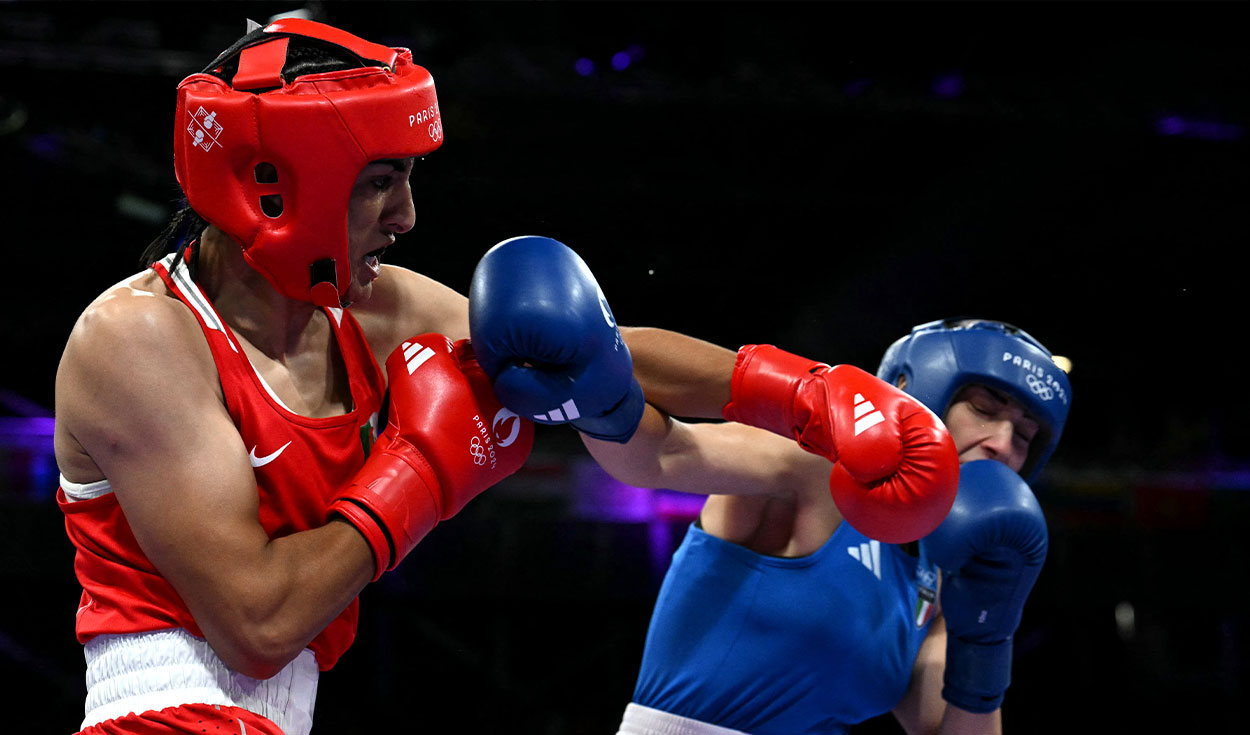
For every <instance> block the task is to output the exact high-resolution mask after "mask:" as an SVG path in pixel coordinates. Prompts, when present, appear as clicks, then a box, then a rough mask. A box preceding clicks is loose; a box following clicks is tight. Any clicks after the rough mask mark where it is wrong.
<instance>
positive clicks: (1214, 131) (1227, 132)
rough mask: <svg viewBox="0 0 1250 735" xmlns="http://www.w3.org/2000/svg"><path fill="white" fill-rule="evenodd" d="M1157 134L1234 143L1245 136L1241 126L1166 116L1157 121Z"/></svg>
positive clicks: (1178, 116)
mask: <svg viewBox="0 0 1250 735" xmlns="http://www.w3.org/2000/svg"><path fill="white" fill-rule="evenodd" d="M1155 132H1156V133H1158V134H1159V135H1166V136H1176V137H1181V138H1197V139H1199V140H1216V141H1232V140H1241V139H1242V138H1243V137H1244V136H1245V128H1243V127H1242V126H1241V125H1235V124H1232V123H1223V122H1218V121H1215V120H1194V119H1192V118H1186V117H1181V116H1180V115H1166V116H1164V117H1160V118H1158V119H1156V120H1155Z"/></svg>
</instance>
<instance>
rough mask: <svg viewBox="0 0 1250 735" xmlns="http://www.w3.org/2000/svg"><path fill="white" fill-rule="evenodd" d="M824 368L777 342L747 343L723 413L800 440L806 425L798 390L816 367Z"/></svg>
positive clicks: (739, 420)
mask: <svg viewBox="0 0 1250 735" xmlns="http://www.w3.org/2000/svg"><path fill="white" fill-rule="evenodd" d="M820 367H827V366H826V365H825V364H824V363H819V362H815V361H813V360H808V359H807V358H805V357H799V356H798V355H794V354H791V353H789V352H786V351H785V350H781V349H778V348H777V347H774V346H773V345H746V346H745V347H743V348H742V349H740V350H738V359H737V361H736V362H735V363H734V371H733V377H732V379H731V380H730V383H729V403H727V404H725V408H724V409H723V410H722V411H721V415H722V416H724V418H725V420H727V421H736V422H738V423H741V424H748V425H750V426H755V427H757V428H760V429H766V430H768V431H771V432H773V433H774V434H780V435H781V436H784V437H786V438H787V439H795V440H797V439H798V437H799V433H800V431H801V429H802V427H801V426H800V425H799V422H797V421H796V420H795V416H794V404H795V400H796V393H797V392H798V388H799V386H800V385H801V384H802V382H803V380H804V379H805V378H806V377H808V376H809V375H810V374H811V372H812V370H814V369H816V368H820Z"/></svg>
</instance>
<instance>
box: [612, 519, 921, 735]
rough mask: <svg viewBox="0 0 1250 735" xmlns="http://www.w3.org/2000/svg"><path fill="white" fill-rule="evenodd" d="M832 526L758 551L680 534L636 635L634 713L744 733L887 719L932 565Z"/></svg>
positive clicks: (840, 727)
mask: <svg viewBox="0 0 1250 735" xmlns="http://www.w3.org/2000/svg"><path fill="white" fill-rule="evenodd" d="M920 548H921V552H920V557H919V558H917V557H915V556H911V555H909V554H908V553H906V552H905V551H903V550H902V549H901V548H900V547H898V546H895V545H893V544H882V543H879V542H876V541H872V540H870V539H868V538H867V537H865V536H864V535H863V534H860V533H859V532H858V531H856V530H855V529H853V528H851V526H850V524H847V523H842V524H841V525H839V526H838V528H837V530H835V531H834V534H833V536H831V537H830V538H829V540H828V541H827V542H826V543H825V544H824V546H822V547H821V548H820V549H819V550H817V551H816V552H815V553H814V554H812V555H810V556H806V557H801V558H797V559H783V558H779V557H772V556H763V555H761V554H757V553H755V552H753V551H751V550H749V549H746V548H744V547H742V546H739V545H737V544H734V543H731V542H729V541H725V540H723V539H720V538H717V537H716V536H712V535H711V534H709V533H706V532H705V531H703V530H702V529H700V528H698V527H696V526H693V525H692V526H691V527H690V530H689V531H688V532H687V533H686V538H685V540H684V541H682V544H681V547H680V548H678V549H677V552H676V553H675V554H674V555H673V563H672V566H670V567H669V570H668V574H667V576H666V577H665V578H664V584H663V586H662V587H661V588H660V595H659V598H658V599H657V600H656V605H655V612H654V614H653V615H652V616H651V626H650V629H649V630H648V632H647V644H646V649H645V650H644V652H643V658H642V670H641V673H640V674H639V677H638V683H637V685H636V687H635V689H634V701H635V702H636V703H638V704H641V705H644V706H647V707H651V708H653V709H658V710H662V711H665V712H669V713H672V714H676V715H682V716H684V717H691V718H694V719H696V720H700V721H702V722H707V723H711V724H714V725H719V726H721V727H728V728H732V729H734V730H740V731H742V732H747V733H753V734H754V735H806V734H807V733H811V734H813V735H814V734H816V733H821V734H822V735H823V734H825V733H842V732H846V731H847V728H848V726H849V725H851V724H854V723H857V722H861V721H863V720H866V719H868V718H869V717H873V716H876V715H879V714H882V713H884V712H888V711H890V709H892V708H893V707H894V705H896V704H897V703H898V701H899V700H900V699H901V698H902V696H903V694H904V692H905V691H906V690H907V685H908V682H909V681H910V680H911V673H912V664H913V662H914V661H915V659H916V654H917V653H918V652H919V650H920V643H921V641H922V640H923V639H924V636H925V634H926V633H927V632H928V629H929V622H930V620H931V618H932V603H933V600H934V599H935V596H934V589H935V588H936V586H937V585H936V582H937V567H936V566H934V565H932V564H930V563H929V561H928V560H927V558H926V557H925V555H924V551H923V548H924V547H923V544H921V545H920Z"/></svg>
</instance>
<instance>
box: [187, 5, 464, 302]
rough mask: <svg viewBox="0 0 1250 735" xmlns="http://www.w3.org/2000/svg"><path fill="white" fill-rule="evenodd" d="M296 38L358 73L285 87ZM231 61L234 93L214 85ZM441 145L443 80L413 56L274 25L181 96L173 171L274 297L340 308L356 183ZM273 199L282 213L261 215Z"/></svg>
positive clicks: (319, 30)
mask: <svg viewBox="0 0 1250 735" xmlns="http://www.w3.org/2000/svg"><path fill="white" fill-rule="evenodd" d="M293 36H298V37H304V38H308V39H312V40H313V41H314V42H316V43H317V44H318V45H323V46H324V45H326V44H330V45H332V46H338V47H341V49H345V50H346V51H348V52H350V54H351V55H354V56H355V57H357V58H359V59H360V63H361V66H360V67H359V68H352V69H343V70H340V71H331V72H324V73H319V74H307V75H304V76H300V77H296V78H295V79H292V80H291V81H285V80H284V79H283V78H282V67H283V65H284V64H285V62H286V56H287V46H288V44H289V42H290V39H291V37H293ZM234 59H237V60H238V71H237V73H235V75H234V78H233V80H232V81H231V82H229V83H228V82H226V81H223V80H222V79H221V78H220V77H218V76H215V75H213V74H211V73H208V72H211V71H213V70H220V69H221V67H222V65H223V64H225V63H227V62H229V61H231V60H234ZM442 142H443V122H442V117H441V116H440V115H439V110H438V99H437V98H436V96H435V94H434V80H433V78H432V77H431V76H430V73H429V72H428V71H426V70H425V69H424V68H422V67H420V66H417V65H416V64H414V63H413V61H412V53H411V52H410V51H409V50H408V49H405V48H389V47H387V46H382V45H379V44H375V43H370V42H368V41H365V40H364V39H361V38H357V37H356V36H353V35H351V34H350V33H346V32H344V31H341V30H339V29H337V28H333V27H331V26H327V25H324V24H321V23H316V22H313V21H310V20H303V19H299V18H287V19H283V20H279V21H275V22H273V23H270V24H269V25H268V26H265V27H264V28H263V29H261V30H259V31H256V32H253V33H252V34H249V35H248V36H246V37H245V38H244V39H243V40H241V41H240V42H239V43H238V44H235V46H234V47H232V48H231V49H230V50H229V51H227V52H226V53H225V54H223V55H222V56H221V57H218V59H217V60H216V61H214V62H213V66H211V67H209V69H206V70H205V71H204V72H201V73H198V74H192V75H191V76H189V77H187V78H186V79H184V80H182V82H181V83H180V84H179V85H178V109H177V111H176V114H175V126H174V171H175V173H176V174H177V177H178V183H179V184H180V185H181V186H182V191H183V193H185V194H186V196H187V202H188V203H189V204H190V205H191V208H192V209H194V210H195V211H196V212H197V213H198V214H199V215H200V216H201V217H203V218H204V219H205V220H207V221H208V222H209V223H211V224H213V225H215V226H216V227H218V228H219V229H221V230H222V231H223V232H225V233H226V234H228V235H230V236H231V237H233V238H234V239H235V240H238V241H239V243H241V244H242V246H243V256H244V258H246V260H247V262H248V263H249V264H250V265H251V266H252V267H253V268H255V269H256V270H257V271H259V272H260V273H261V274H263V275H264V276H265V278H267V279H268V280H269V282H270V283H272V284H273V286H274V288H276V289H278V291H280V292H282V293H283V294H284V295H286V296H288V297H290V298H293V299H299V300H302V301H311V302H313V303H315V304H318V305H320V306H332V307H337V306H340V305H341V303H342V302H341V297H342V296H343V295H344V294H345V293H346V292H347V288H348V286H349V285H350V284H351V261H350V259H349V257H348V250H347V206H348V200H349V199H350V196H351V190H352V185H353V184H354V183H355V181H356V177H357V176H359V175H360V172H361V171H362V170H363V169H364V167H365V166H366V165H368V164H369V162H371V161H376V160H381V159H392V158H393V159H403V158H411V157H416V156H423V155H425V154H427V153H429V152H430V151H433V150H434V149H436V148H438V147H439V145H441V144H442ZM275 173H276V175H275ZM273 196H277V197H280V198H281V200H280V203H279V204H277V206H272V205H271V204H270V203H271V202H274V200H273V199H270V200H269V202H270V203H262V198H264V197H273ZM266 209H268V210H269V212H268V213H267V212H266Z"/></svg>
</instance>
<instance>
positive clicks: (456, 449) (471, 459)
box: [330, 334, 534, 580]
mask: <svg viewBox="0 0 1250 735" xmlns="http://www.w3.org/2000/svg"><path fill="white" fill-rule="evenodd" d="M386 375H387V379H388V381H389V382H390V393H391V403H390V409H389V413H388V418H387V424H386V430H385V431H383V433H382V435H381V436H380V437H378V441H377V442H376V443H375V444H374V446H373V451H372V452H371V453H370V455H369V459H367V460H366V461H365V464H364V466H363V467H361V468H360V471H359V472H357V473H356V476H355V477H354V478H352V480H351V482H349V483H348V484H347V486H346V487H344V488H343V489H342V490H340V491H339V493H338V496H337V497H336V498H335V500H334V501H333V502H332V503H331V504H330V513H331V514H338V515H341V516H343V518H345V519H347V521H348V522H349V523H351V524H352V525H353V526H355V527H356V528H357V530H359V531H360V533H361V535H363V536H364V537H365V540H366V541H367V542H368V543H369V546H370V548H372V549H373V558H374V561H375V563H376V574H375V575H374V579H375V580H376V579H377V578H378V577H380V576H382V572H384V571H390V570H391V569H394V568H395V567H396V565H398V564H399V562H400V560H401V559H403V558H404V557H405V556H407V555H408V552H410V551H412V549H413V547H414V546H416V545H417V543H418V542H419V541H421V539H422V538H424V537H425V535H426V534H427V533H429V532H430V530H431V529H433V528H434V526H435V524H437V523H438V522H439V521H445V520H447V519H448V518H451V517H452V516H454V515H455V514H456V513H458V512H460V509H461V508H463V507H464V506H465V504H466V503H468V502H469V501H470V500H472V499H473V498H475V497H477V495H478V494H479V493H481V492H482V491H483V490H485V489H486V488H488V487H490V486H491V485H494V484H495V483H497V482H499V481H500V480H502V479H504V478H505V477H507V476H508V475H511V474H512V473H513V472H516V471H517V470H518V469H520V467H521V465H522V464H524V463H525V460H526V458H528V457H529V453H530V449H531V448H532V447H533V445H534V424H533V423H532V422H530V421H529V420H527V419H523V418H521V417H520V416H517V415H516V414H515V413H513V412H511V411H509V410H508V409H506V408H504V407H503V406H502V405H501V404H500V403H499V401H498V399H496V398H495V393H494V391H493V390H491V387H490V380H489V379H488V378H487V377H486V374H485V373H484V372H482V369H481V368H480V367H479V366H478V364H477V359H476V358H475V357H474V356H473V349H472V347H471V346H470V345H469V342H468V341H467V340H460V341H459V342H456V343H455V344H452V342H451V340H449V339H447V338H446V337H444V336H443V335H441V334H422V335H420V336H417V337H413V338H412V339H410V340H407V341H406V342H404V343H403V344H401V345H400V346H399V347H398V348H396V349H395V351H394V352H392V353H391V356H390V357H388V358H387V359H386Z"/></svg>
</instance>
